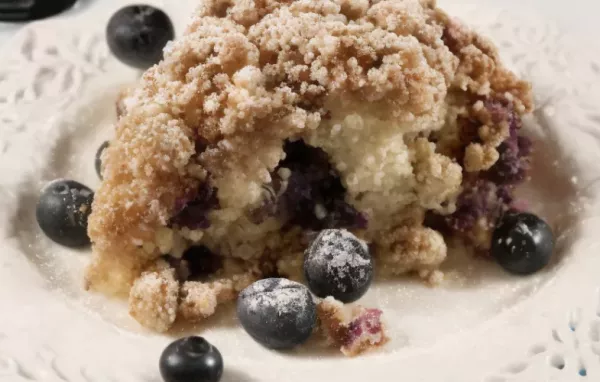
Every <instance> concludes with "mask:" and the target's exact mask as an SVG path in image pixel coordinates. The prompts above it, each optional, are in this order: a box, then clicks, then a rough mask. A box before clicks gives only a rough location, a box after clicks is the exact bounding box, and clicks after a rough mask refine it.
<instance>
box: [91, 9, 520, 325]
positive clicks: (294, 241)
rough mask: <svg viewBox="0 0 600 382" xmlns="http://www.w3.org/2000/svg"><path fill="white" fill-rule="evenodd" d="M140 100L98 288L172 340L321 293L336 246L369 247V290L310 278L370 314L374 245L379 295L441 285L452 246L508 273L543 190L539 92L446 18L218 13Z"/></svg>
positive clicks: (103, 193)
mask: <svg viewBox="0 0 600 382" xmlns="http://www.w3.org/2000/svg"><path fill="white" fill-rule="evenodd" d="M127 97H128V99H127V103H126V104H127V107H126V110H122V115H121V117H120V119H119V121H118V123H117V125H116V137H115V139H114V140H112V141H111V142H110V145H109V146H108V147H106V149H105V151H104V154H103V155H102V167H103V168H102V175H103V178H104V179H103V181H102V185H101V187H100V188H99V189H98V191H97V192H96V194H95V199H94V203H93V207H92V214H91V216H90V219H89V225H88V227H89V230H88V232H89V237H90V239H91V241H92V243H93V252H94V255H93V260H92V262H91V264H90V266H89V268H88V269H87V273H86V275H85V278H86V285H87V287H88V288H89V289H92V290H98V291H102V292H104V293H107V294H121V295H123V294H124V295H127V294H129V295H130V308H131V312H132V314H133V316H134V317H135V318H136V319H138V321H140V322H141V323H142V324H143V325H145V326H147V327H149V328H152V329H155V330H160V331H163V330H168V329H169V328H170V327H171V325H172V324H173V322H174V320H175V319H176V318H177V317H178V316H179V317H182V318H184V319H187V320H192V321H195V320H201V319H203V318H205V317H208V316H210V315H212V314H213V313H214V312H215V310H216V309H217V307H218V305H219V304H222V303H225V302H229V301H235V299H236V297H237V295H238V294H239V292H240V291H242V290H243V289H244V288H245V287H247V286H248V285H250V284H252V283H253V282H254V281H256V280H258V279H262V278H266V277H273V276H279V277H286V278H289V279H292V280H302V276H303V273H304V272H305V270H303V263H304V251H305V250H306V248H307V246H308V243H309V242H310V241H311V238H313V237H315V235H316V234H317V233H318V232H320V231H322V230H325V229H346V230H348V231H349V232H351V233H352V234H353V235H355V236H356V237H358V238H359V239H360V240H362V241H364V242H365V243H366V244H365V246H364V247H363V246H362V244H361V245H359V247H356V248H355V249H354V250H356V251H359V252H360V253H361V254H360V255H356V256H359V257H355V258H354V260H353V261H354V262H355V264H354V265H356V272H358V273H359V274H360V275H362V276H364V277H362V276H361V277H362V278H361V279H360V280H358V281H360V282H358V281H357V285H356V286H355V287H356V288H357V289H356V291H353V292H352V293H350V292H348V293H346V292H344V289H339V290H338V287H339V288H344V285H345V284H340V286H336V285H333V286H332V285H327V283H326V282H325V283H324V284H323V285H318V288H317V287H316V286H315V285H317V284H318V283H319V282H322V281H323V280H320V277H321V276H320V275H317V274H316V273H315V275H313V273H311V272H312V270H311V269H312V268H310V267H311V266H312V264H311V262H312V261H313V259H308V264H307V266H308V275H309V282H311V283H313V284H315V285H313V286H312V287H311V288H312V289H315V290H317V289H318V290H322V291H324V292H321V293H325V294H327V291H333V292H335V293H339V294H340V296H343V298H344V299H347V300H348V301H351V300H354V299H356V298H358V297H360V295H361V294H362V293H363V292H364V290H365V288H366V287H368V285H369V283H370V280H371V275H370V274H366V273H365V274H363V273H364V272H368V273H370V272H371V271H372V269H371V267H370V261H371V259H370V257H369V258H367V257H364V256H363V254H362V252H364V251H366V250H367V247H366V246H367V245H368V249H369V251H370V253H372V255H373V259H372V261H373V263H374V264H375V265H376V268H377V273H376V274H375V278H376V277H377V275H378V274H380V273H383V274H388V275H398V274H404V273H408V272H412V273H415V274H418V275H420V276H421V277H423V278H424V279H426V280H429V281H431V282H437V281H439V280H440V276H441V272H440V271H439V270H438V268H439V266H440V264H442V262H443V261H444V259H445V258H446V252H447V246H446V240H447V239H448V237H451V236H458V237H460V238H462V239H464V240H465V241H467V242H468V243H469V244H470V245H472V246H473V247H474V248H476V249H477V250H478V251H480V252H482V253H488V252H489V250H490V246H491V237H492V233H493V230H494V227H495V226H496V223H497V221H498V220H499V219H500V218H501V217H502V216H503V215H504V213H505V212H506V211H508V210H509V209H511V208H512V204H513V193H514V188H515V186H517V185H518V184H519V183H521V182H523V181H524V180H526V178H527V176H526V174H527V170H528V167H529V156H530V153H531V142H530V141H529V140H528V139H527V138H525V137H524V136H522V135H521V133H520V128H521V117H522V116H523V115H524V114H526V113H528V112H530V111H531V110H532V99H531V93H530V85H529V84H528V83H527V82H524V81H522V80H520V79H518V78H517V77H515V75H514V74H513V73H511V72H510V71H509V70H507V69H506V68H505V67H504V66H503V64H502V62H501V61H500V59H499V56H498V54H497V51H496V48H495V47H494V45H493V44H492V43H490V42H489V41H488V40H487V39H485V38H483V37H481V36H479V35H477V34H476V33H474V32H472V31H470V30H469V29H468V28H466V27H464V26H463V25H462V24H461V23H460V22H458V21H456V20H454V19H452V18H450V17H449V16H447V15H446V14H445V13H444V12H442V11H441V10H440V9H439V8H437V6H436V4H435V1H430V0H393V1H392V0H383V1H367V0H299V1H274V0H265V1H261V2H247V1H242V0H227V1H221V0H206V1H202V2H200V5H199V7H198V8H197V10H196V11H195V13H194V15H193V18H192V21H191V23H190V24H189V26H188V27H187V29H186V30H185V32H184V33H183V35H182V36H180V37H179V38H178V39H176V40H175V41H174V42H172V43H169V44H168V45H167V46H166V48H165V50H164V58H163V59H162V61H160V63H158V64H157V65H155V66H153V67H151V68H150V69H148V71H146V72H145V74H144V75H143V77H142V79H141V80H140V82H139V84H138V85H137V87H135V88H134V89H132V90H131V91H130V92H128V95H127ZM198 247H199V248H198ZM189 248H195V249H194V250H192V251H191V252H190V251H189ZM357 253H358V252H357ZM190 254H192V255H190ZM193 254H196V255H193ZM190 256H191V257H193V258H190ZM190 264H191V265H194V264H196V265H195V266H190ZM203 264H204V265H203ZM361 267H363V268H361ZM334 268H335V267H333V268H332V269H334ZM361 272H363V273H361ZM340 280H341V278H340ZM350 281H352V282H354V281H355V280H350ZM344 282H345V281H344ZM359 284H360V285H359ZM333 292H332V293H333Z"/></svg>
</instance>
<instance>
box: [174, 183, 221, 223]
mask: <svg viewBox="0 0 600 382" xmlns="http://www.w3.org/2000/svg"><path fill="white" fill-rule="evenodd" d="M218 208H219V199H218V197H217V189H216V188H215V187H212V186H211V185H210V184H209V183H208V182H204V183H202V184H201V185H200V186H199V187H198V189H196V190H192V191H189V192H188V193H187V194H186V195H184V196H183V197H182V198H180V199H177V200H176V201H175V211H176V214H175V216H174V217H173V219H171V225H178V226H181V227H187V228H189V229H206V228H208V227H210V220H209V218H208V214H209V213H210V212H211V211H212V210H214V209H218Z"/></svg>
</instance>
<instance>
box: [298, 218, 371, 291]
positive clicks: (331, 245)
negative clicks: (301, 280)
mask: <svg viewBox="0 0 600 382" xmlns="http://www.w3.org/2000/svg"><path fill="white" fill-rule="evenodd" d="M307 258H308V260H307V261H309V262H310V263H311V265H313V266H316V267H318V268H319V269H323V270H325V277H327V278H329V279H333V280H335V282H336V283H337V284H338V287H339V289H340V290H341V291H344V292H345V291H346V290H347V289H348V287H349V285H348V283H347V281H348V279H350V281H351V282H352V284H355V285H356V284H360V283H362V282H363V281H364V280H365V279H366V278H367V277H369V276H370V272H368V271H367V270H368V269H369V268H370V267H371V258H370V256H369V250H368V247H367V244H366V243H365V242H364V241H363V240H360V239H359V238H357V237H356V236H354V235H353V234H352V233H351V232H349V231H347V230H345V229H328V230H324V231H322V232H321V233H320V234H319V235H318V236H317V238H316V239H315V240H314V242H313V244H312V245H311V247H310V248H309V251H308V257H307ZM350 274H352V276H353V277H350V278H349V277H348V276H349V275H350Z"/></svg>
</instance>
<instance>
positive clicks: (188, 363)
mask: <svg viewBox="0 0 600 382" xmlns="http://www.w3.org/2000/svg"><path fill="white" fill-rule="evenodd" d="M159 368H160V375H162V377H163V379H164V381H165V382H217V381H219V380H220V379H221V375H222V374H223V358H222V357H221V353H219V350H218V349H217V348H216V347H214V346H213V345H211V344H210V343H209V342H208V341H206V340H205V339H204V338H202V337H196V336H192V337H185V338H180V339H178V340H177V341H175V342H173V343H171V344H170V345H169V346H167V347H166V348H165V350H164V351H163V353H162V355H161V356H160V362H159Z"/></svg>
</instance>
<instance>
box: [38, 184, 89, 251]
mask: <svg viewBox="0 0 600 382" xmlns="http://www.w3.org/2000/svg"><path fill="white" fill-rule="evenodd" d="M93 199H94V193H93V192H92V190H90V189H89V188H87V187H86V186H84V185H83V184H81V183H78V182H75V181H73V180H64V179H59V180H55V181H53V182H51V183H50V184H48V185H47V186H46V187H45V188H44V189H43V190H42V194H41V195H40V199H39V201H38V204H37V207H36V211H35V215H36V218H37V222H38V224H39V226H40V228H41V229H42V231H44V233H45V234H46V236H48V237H49V238H50V239H52V240H53V241H55V242H57V243H58V244H62V245H64V246H67V247H74V248H77V247H83V246H86V245H89V244H90V239H89V237H88V235H87V221H88V216H89V215H90V213H91V212H92V201H93Z"/></svg>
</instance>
